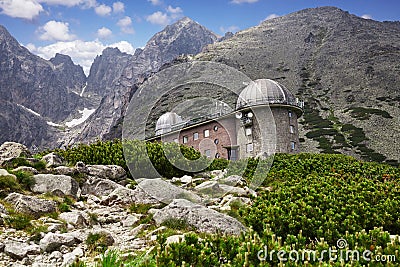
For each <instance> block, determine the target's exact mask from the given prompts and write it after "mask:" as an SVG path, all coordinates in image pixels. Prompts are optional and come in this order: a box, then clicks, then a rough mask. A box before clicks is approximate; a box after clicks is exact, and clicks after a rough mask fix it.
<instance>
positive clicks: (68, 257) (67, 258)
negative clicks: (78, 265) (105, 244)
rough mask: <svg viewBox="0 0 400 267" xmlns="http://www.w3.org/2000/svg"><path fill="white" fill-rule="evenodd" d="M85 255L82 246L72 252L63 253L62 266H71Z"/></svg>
mask: <svg viewBox="0 0 400 267" xmlns="http://www.w3.org/2000/svg"><path fill="white" fill-rule="evenodd" d="M81 257H83V250H82V249H81V248H80V247H77V248H75V249H74V250H73V251H72V252H69V253H66V254H64V255H63V263H62V266H70V265H71V264H73V263H74V262H75V261H76V259H80V258H81Z"/></svg>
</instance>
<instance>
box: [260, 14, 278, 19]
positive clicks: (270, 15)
mask: <svg viewBox="0 0 400 267" xmlns="http://www.w3.org/2000/svg"><path fill="white" fill-rule="evenodd" d="M278 17H280V16H279V15H277V14H269V15H268V16H267V17H266V18H265V19H264V20H269V19H274V18H278Z"/></svg>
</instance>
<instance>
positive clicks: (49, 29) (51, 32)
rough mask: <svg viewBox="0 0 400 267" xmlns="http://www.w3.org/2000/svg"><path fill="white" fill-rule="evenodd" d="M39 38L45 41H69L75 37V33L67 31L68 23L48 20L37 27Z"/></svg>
mask: <svg viewBox="0 0 400 267" xmlns="http://www.w3.org/2000/svg"><path fill="white" fill-rule="evenodd" d="M39 32H41V35H40V36H39V38H40V39H41V40H47V41H71V40H74V39H76V35H74V34H70V33H69V24H68V23H67V22H60V21H55V20H50V21H48V22H47V23H46V24H45V25H44V26H42V27H40V28H39Z"/></svg>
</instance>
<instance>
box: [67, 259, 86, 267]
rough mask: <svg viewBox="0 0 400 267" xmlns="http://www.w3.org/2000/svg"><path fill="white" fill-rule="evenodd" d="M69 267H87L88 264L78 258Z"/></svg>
mask: <svg viewBox="0 0 400 267" xmlns="http://www.w3.org/2000/svg"><path fill="white" fill-rule="evenodd" d="M69 267H87V265H86V263H85V262H83V261H80V260H79V259H78V258H77V259H76V260H75V261H74V262H73V263H72V264H70V265H69Z"/></svg>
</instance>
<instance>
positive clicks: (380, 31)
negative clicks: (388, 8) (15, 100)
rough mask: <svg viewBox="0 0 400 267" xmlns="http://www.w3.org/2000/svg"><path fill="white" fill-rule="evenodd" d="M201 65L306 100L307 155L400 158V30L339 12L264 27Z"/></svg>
mask: <svg viewBox="0 0 400 267" xmlns="http://www.w3.org/2000/svg"><path fill="white" fill-rule="evenodd" d="M196 59H199V60H212V61H217V62H223V63H226V64H227V65H230V66H232V67H235V68H237V69H239V70H241V71H243V72H244V73H245V74H247V75H248V76H249V77H250V78H252V79H258V78H271V79H275V80H277V81H279V82H280V83H282V84H284V85H285V86H287V88H290V90H292V91H293V92H294V93H296V94H297V96H298V97H300V98H303V99H305V100H306V112H305V115H304V118H303V121H302V127H301V132H300V135H301V140H302V141H303V142H302V143H301V144H300V145H301V146H302V150H303V151H305V152H318V151H323V152H329V153H338V152H340V153H345V154H350V155H354V156H356V157H361V158H364V159H367V160H378V161H382V160H388V161H389V162H390V160H398V159H399V158H400V155H399V151H400V142H399V140H400V127H399V126H400V121H399V119H398V118H399V116H400V104H399V100H400V87H399V84H400V76H399V75H398V73H399V70H400V65H399V62H400V26H399V23H398V22H377V21H373V20H366V19H362V18H360V17H357V16H354V15H351V14H349V13H348V12H345V11H342V10H340V9H338V8H334V7H322V8H314V9H306V10H302V11H299V12H295V13H292V14H289V15H286V16H282V17H279V18H275V19H271V20H267V21H264V22H263V23H261V24H260V25H259V26H256V27H253V28H250V29H247V30H244V31H241V32H238V33H237V34H235V35H234V36H233V37H231V38H229V39H227V40H225V41H223V42H218V43H215V44H213V45H210V46H208V47H207V49H206V51H204V52H203V53H201V54H199V55H198V56H197V57H196Z"/></svg>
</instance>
